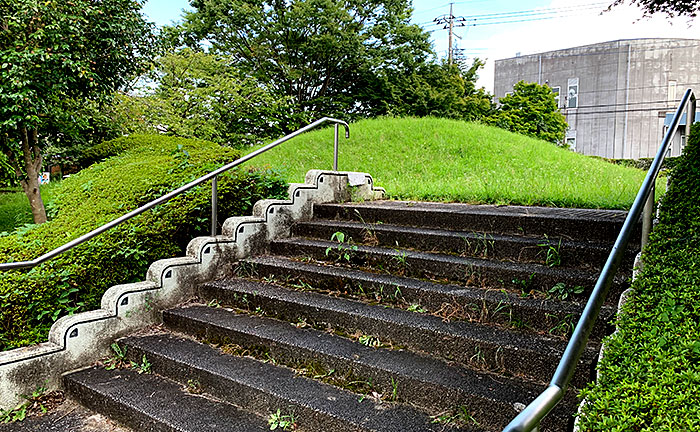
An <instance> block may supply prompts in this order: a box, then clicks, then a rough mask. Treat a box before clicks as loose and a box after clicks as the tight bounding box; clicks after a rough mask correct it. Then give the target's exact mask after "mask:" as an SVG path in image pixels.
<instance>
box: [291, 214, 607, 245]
mask: <svg viewBox="0 0 700 432" xmlns="http://www.w3.org/2000/svg"><path fill="white" fill-rule="evenodd" d="M296 224H297V225H305V226H319V227H337V228H341V229H342V228H346V229H350V228H353V229H367V227H370V229H371V230H372V231H375V232H400V233H405V234H407V235H411V234H423V235H432V236H442V237H456V238H459V239H465V238H466V239H469V240H472V239H473V240H482V239H483V238H484V233H481V232H475V231H461V230H452V229H446V228H431V227H415V226H407V225H399V224H392V223H381V224H375V223H363V222H359V221H353V220H332V219H312V220H308V221H300V222H296ZM338 231H340V230H338ZM488 239H489V240H494V241H515V242H519V243H522V244H523V245H524V246H529V247H533V246H538V245H540V244H542V242H543V241H545V240H546V238H545V237H544V236H542V235H529V236H526V235H516V234H498V233H488ZM552 240H554V239H552ZM612 244H613V243H612V242H608V241H603V240H597V241H579V240H568V239H562V246H564V247H566V246H570V247H572V246H573V247H580V248H588V249H597V250H604V251H609V250H610V249H611V247H612Z"/></svg>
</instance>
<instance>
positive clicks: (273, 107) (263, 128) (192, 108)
mask: <svg viewBox="0 0 700 432" xmlns="http://www.w3.org/2000/svg"><path fill="white" fill-rule="evenodd" d="M155 75H156V77H157V78H156V80H155V84H156V87H155V90H154V91H153V92H152V94H147V95H142V96H125V95H122V96H120V97H119V99H118V100H119V104H118V106H117V110H118V115H120V116H122V118H124V119H125V121H124V123H125V124H127V125H130V126H128V128H129V129H131V130H128V132H144V131H150V132H155V131H159V132H164V133H167V134H168V135H175V136H180V137H185V138H195V137H196V138H200V139H206V140H209V141H214V142H217V143H219V144H226V145H234V146H236V145H241V144H254V143H257V142H258V141H260V140H261V139H263V138H265V137H270V136H277V135H280V134H281V133H282V131H283V130H284V127H285V125H287V124H288V123H290V122H297V121H296V120H295V119H294V118H293V115H294V114H293V110H292V109H291V108H290V104H289V101H288V99H289V98H284V97H277V96H274V95H272V94H271V93H270V92H269V91H268V90H267V89H266V88H265V87H263V86H262V85H261V84H260V83H259V82H258V81H257V80H256V79H255V78H253V77H251V76H246V75H244V74H243V73H241V72H240V71H239V70H238V69H237V68H236V67H234V66H232V60H231V58H230V56H219V55H211V54H207V53H203V52H195V51H192V50H190V49H184V50H182V51H181V52H179V53H171V54H168V55H165V56H163V57H161V58H160V59H159V60H158V66H157V70H156V73H155Z"/></svg>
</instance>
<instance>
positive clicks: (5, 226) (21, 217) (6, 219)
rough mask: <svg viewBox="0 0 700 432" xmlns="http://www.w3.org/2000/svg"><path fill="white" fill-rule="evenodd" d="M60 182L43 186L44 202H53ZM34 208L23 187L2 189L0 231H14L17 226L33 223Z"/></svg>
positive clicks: (42, 196) (0, 197) (0, 193)
mask: <svg viewBox="0 0 700 432" xmlns="http://www.w3.org/2000/svg"><path fill="white" fill-rule="evenodd" d="M58 185H60V182H51V183H49V184H47V185H43V186H41V198H42V199H43V201H44V204H48V203H50V202H51V200H52V197H53V191H55V190H56V188H57V187H58ZM32 222H34V220H33V219H32V209H31V208H30V207H29V200H28V199H27V196H26V195H25V194H24V192H23V191H22V188H21V187H16V188H12V189H2V190H0V232H4V231H13V230H14V229H15V228H16V227H19V226H22V225H24V224H28V223H32Z"/></svg>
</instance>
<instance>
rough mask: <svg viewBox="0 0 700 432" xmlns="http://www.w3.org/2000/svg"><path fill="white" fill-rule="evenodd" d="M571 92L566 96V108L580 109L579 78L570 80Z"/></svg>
mask: <svg viewBox="0 0 700 432" xmlns="http://www.w3.org/2000/svg"><path fill="white" fill-rule="evenodd" d="M568 87H569V91H568V92H567V94H566V107H567V108H577V107H578V78H569V85H568Z"/></svg>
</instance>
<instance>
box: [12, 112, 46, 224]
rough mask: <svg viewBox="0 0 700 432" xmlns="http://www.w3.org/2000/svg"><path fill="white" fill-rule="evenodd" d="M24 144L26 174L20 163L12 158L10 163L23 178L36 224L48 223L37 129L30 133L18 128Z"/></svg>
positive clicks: (24, 128)
mask: <svg viewBox="0 0 700 432" xmlns="http://www.w3.org/2000/svg"><path fill="white" fill-rule="evenodd" d="M18 129H19V130H18V132H19V136H20V138H21V144H22V156H23V158H24V172H25V173H26V177H25V176H24V175H23V173H22V170H21V169H20V167H19V163H18V161H17V160H16V159H15V158H14V157H12V158H11V159H10V162H11V163H12V165H13V167H14V168H15V172H16V173H17V175H18V176H19V177H20V178H21V181H20V183H21V185H22V189H23V190H24V194H25V195H27V198H28V199H29V206H30V207H31V208H32V217H33V218H34V223H35V224H42V223H44V222H46V209H45V208H44V201H43V200H42V199H41V191H40V189H39V173H40V170H41V150H40V148H39V136H38V131H37V129H36V128H34V129H32V130H30V131H28V130H27V128H26V127H25V126H20V127H19V128H18Z"/></svg>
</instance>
